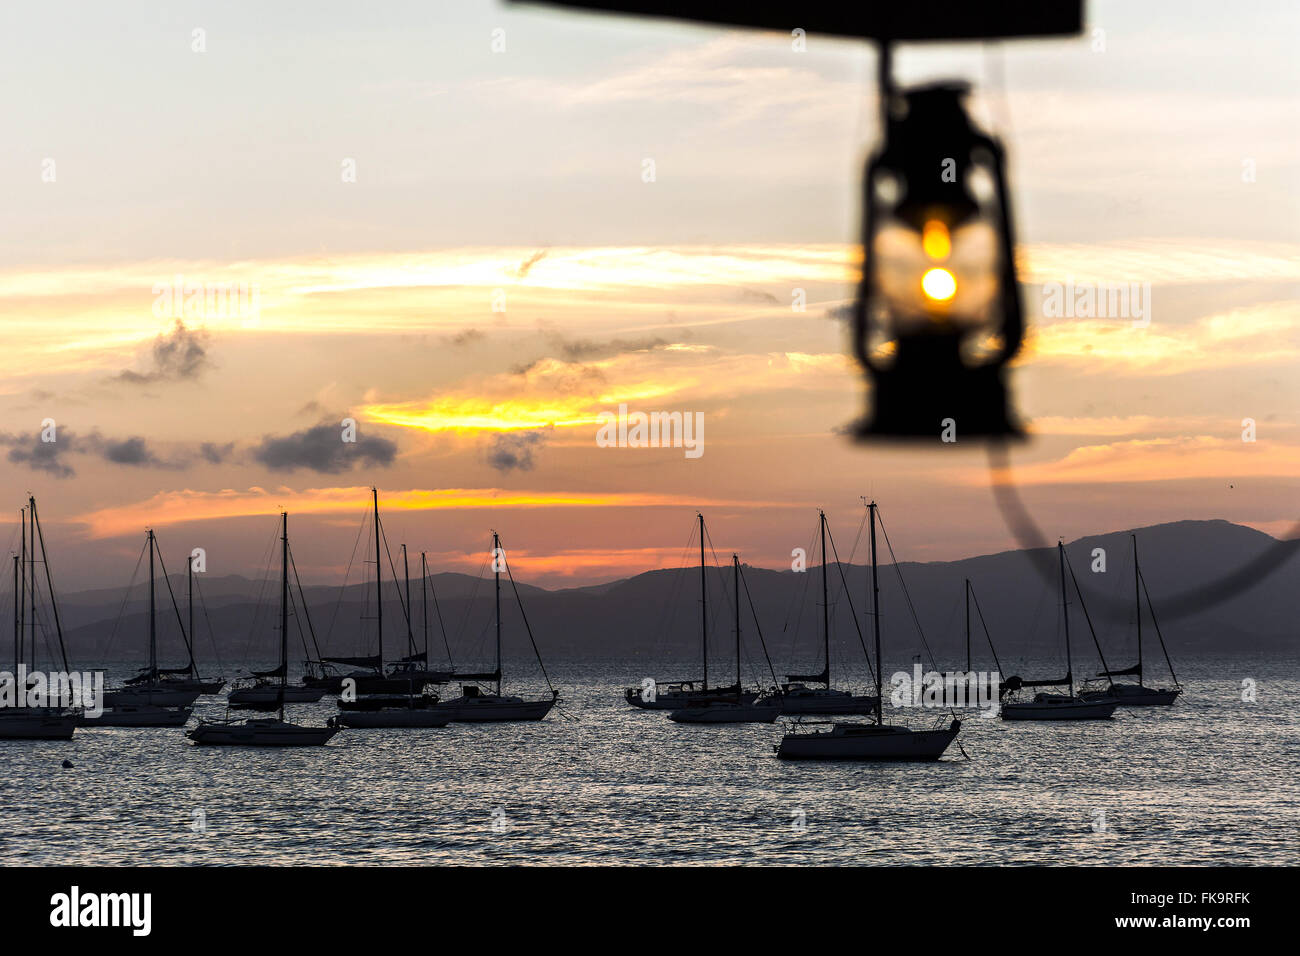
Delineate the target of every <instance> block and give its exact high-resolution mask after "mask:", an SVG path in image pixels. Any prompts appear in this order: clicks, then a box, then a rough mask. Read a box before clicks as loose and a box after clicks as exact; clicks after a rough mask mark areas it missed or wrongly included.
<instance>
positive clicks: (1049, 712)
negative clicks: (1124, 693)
mask: <svg viewBox="0 0 1300 956" xmlns="http://www.w3.org/2000/svg"><path fill="white" fill-rule="evenodd" d="M1056 550H1057V556H1058V558H1059V561H1060V565H1061V616H1062V620H1063V621H1064V624H1065V676H1064V677H1062V678H1059V679H1056V680H1009V681H1005V682H1004V683H1003V685H1002V693H1004V694H1007V693H1014V692H1015V691H1018V690H1020V689H1021V688H1023V687H1064V688H1065V689H1066V692H1065V693H1064V694H1057V693H1052V692H1051V691H1039V692H1038V693H1036V694H1035V695H1034V698H1033V700H1028V701H1022V700H1010V701H1005V702H1003V704H1002V719H1003V720H1106V719H1108V718H1110V717H1112V716H1114V714H1115V708H1116V707H1117V706H1119V705H1118V704H1117V703H1116V701H1115V699H1114V698H1113V697H1109V696H1107V697H1097V698H1093V699H1091V700H1085V699H1084V698H1082V697H1080V696H1079V695H1077V694H1075V692H1074V662H1073V660H1072V658H1071V654H1070V601H1069V594H1068V593H1067V591H1066V588H1065V565H1066V557H1065V544H1064V543H1063V542H1060V541H1058V542H1057V543H1056ZM1070 574H1071V576H1073V575H1074V571H1073V570H1071V571H1070ZM1074 587H1075V593H1076V594H1078V597H1079V607H1080V608H1081V609H1082V610H1083V613H1084V617H1085V618H1086V619H1087V620H1088V629H1089V630H1090V631H1091V630H1092V620H1091V618H1088V608H1087V607H1086V606H1085V605H1084V603H1083V592H1082V591H1080V590H1079V582H1078V581H1075V582H1074ZM1092 639H1093V642H1094V643H1096V640H1097V635H1096V633H1095V632H1094V633H1093V635H1092ZM1097 654H1098V656H1100V657H1101V665H1102V670H1103V671H1104V670H1105V669H1106V658H1105V657H1104V656H1102V655H1101V645H1100V644H1098V645H1097Z"/></svg>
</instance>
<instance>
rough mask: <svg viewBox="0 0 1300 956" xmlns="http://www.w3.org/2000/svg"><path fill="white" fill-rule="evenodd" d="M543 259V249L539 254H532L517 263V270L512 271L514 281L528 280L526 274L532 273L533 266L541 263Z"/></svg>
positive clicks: (544, 256)
mask: <svg viewBox="0 0 1300 956" xmlns="http://www.w3.org/2000/svg"><path fill="white" fill-rule="evenodd" d="M545 258H546V250H545V249H543V250H541V251H540V252H534V253H533V254H532V255H531V256H529V257H528V258H527V259H525V260H524V261H523V262H521V263H519V268H517V269H515V270H514V277H515V278H516V279H526V278H528V273H529V272H531V271H532V268H533V266H535V265H537V263H539V262H541V261H542V260H543V259H545Z"/></svg>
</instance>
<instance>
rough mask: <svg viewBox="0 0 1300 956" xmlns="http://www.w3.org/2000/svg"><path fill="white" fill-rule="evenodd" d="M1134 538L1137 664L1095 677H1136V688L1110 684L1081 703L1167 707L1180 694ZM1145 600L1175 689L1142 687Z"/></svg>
mask: <svg viewBox="0 0 1300 956" xmlns="http://www.w3.org/2000/svg"><path fill="white" fill-rule="evenodd" d="M1131 537H1132V538H1133V601H1134V605H1135V606H1136V608H1137V663H1136V664H1134V665H1133V666H1132V667H1126V668H1124V669H1123V670H1117V671H1112V670H1103V671H1102V672H1101V673H1100V674H1098V675H1097V676H1098V677H1105V678H1114V677H1136V678H1137V683H1136V684H1116V683H1114V682H1113V681H1112V682H1111V685H1110V687H1108V688H1107V689H1106V690H1103V691H1084V692H1083V693H1081V694H1080V695H1079V696H1080V697H1082V698H1083V699H1084V700H1096V699H1099V698H1102V697H1113V698H1114V699H1115V700H1116V701H1118V702H1119V705H1120V706H1121V707H1168V706H1170V705H1171V704H1173V702H1174V701H1175V700H1177V699H1178V695H1179V694H1181V693H1182V692H1183V688H1182V685H1181V684H1179V683H1178V675H1177V674H1175V673H1174V662H1173V661H1172V660H1170V659H1169V648H1167V647H1165V638H1164V635H1163V634H1161V633H1160V622H1159V621H1157V620H1156V609H1155V607H1153V606H1152V604H1151V593H1150V592H1149V591H1147V582H1146V579H1145V578H1144V577H1142V569H1141V567H1140V566H1139V565H1138V539H1137V535H1136V534H1134V535H1131ZM1143 593H1145V594H1146V596H1147V607H1148V608H1150V609H1151V623H1152V624H1154V625H1155V628H1156V637H1157V638H1159V639H1160V650H1161V651H1163V652H1164V655H1165V663H1166V664H1168V665H1169V676H1170V677H1172V678H1173V681H1174V686H1173V687H1170V688H1165V687H1147V686H1146V685H1145V684H1143V683H1142V594H1143Z"/></svg>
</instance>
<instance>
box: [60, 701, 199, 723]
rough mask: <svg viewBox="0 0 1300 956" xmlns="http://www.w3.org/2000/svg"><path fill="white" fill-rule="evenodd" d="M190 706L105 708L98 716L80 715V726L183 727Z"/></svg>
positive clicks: (190, 712) (188, 717) (145, 705)
mask: <svg viewBox="0 0 1300 956" xmlns="http://www.w3.org/2000/svg"><path fill="white" fill-rule="evenodd" d="M193 712H194V711H193V709H192V708H190V707H154V706H151V705H149V704H144V705H142V706H125V707H120V708H114V709H112V710H105V711H104V712H103V713H102V714H100V715H99V716H98V717H87V716H82V718H81V720H80V721H79V724H80V726H82V727H184V726H185V724H186V723H188V722H189V719H190V715H191V714H192V713H193Z"/></svg>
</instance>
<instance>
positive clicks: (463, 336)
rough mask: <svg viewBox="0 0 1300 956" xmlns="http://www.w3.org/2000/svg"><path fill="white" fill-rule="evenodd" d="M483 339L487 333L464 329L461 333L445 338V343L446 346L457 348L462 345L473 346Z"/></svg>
mask: <svg viewBox="0 0 1300 956" xmlns="http://www.w3.org/2000/svg"><path fill="white" fill-rule="evenodd" d="M485 338H487V333H486V332H483V331H482V330H480V329H465V330H463V331H461V332H457V333H456V334H455V335H449V336H447V337H446V342H447V344H448V345H454V346H456V347H458V348H459V347H460V346H462V345H473V344H474V343H475V342H478V341H481V340H483V339H485Z"/></svg>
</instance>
